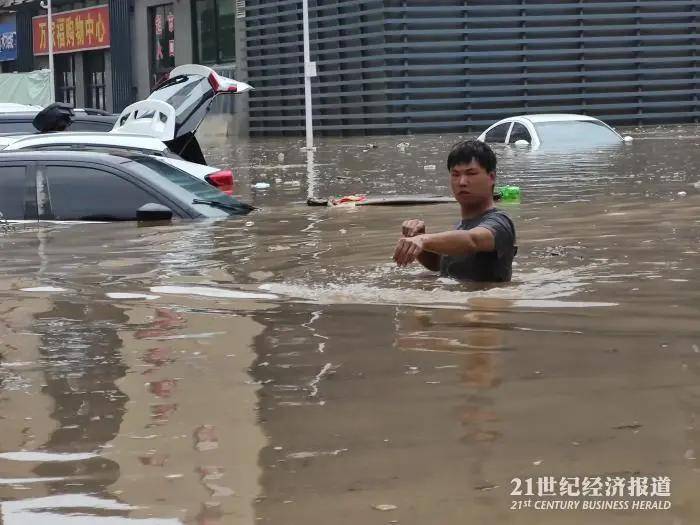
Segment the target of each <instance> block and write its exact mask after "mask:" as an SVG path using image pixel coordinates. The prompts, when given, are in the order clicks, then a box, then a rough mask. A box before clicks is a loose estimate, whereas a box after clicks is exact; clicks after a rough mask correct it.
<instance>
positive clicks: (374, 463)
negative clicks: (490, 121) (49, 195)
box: [0, 126, 700, 525]
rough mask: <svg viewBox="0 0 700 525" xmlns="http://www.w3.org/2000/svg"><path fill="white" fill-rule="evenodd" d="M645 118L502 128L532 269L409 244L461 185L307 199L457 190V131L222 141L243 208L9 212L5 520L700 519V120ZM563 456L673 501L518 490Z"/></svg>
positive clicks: (0, 416)
mask: <svg viewBox="0 0 700 525" xmlns="http://www.w3.org/2000/svg"><path fill="white" fill-rule="evenodd" d="M628 132H629V133H631V134H632V135H633V136H634V137H635V141H634V142H633V143H632V144H627V145H624V146H621V147H619V148H614V149H612V150H594V151H584V152H575V151H573V150H572V151H559V152H552V151H547V150H546V149H542V150H538V151H529V150H527V149H500V150H499V151H498V153H499V156H500V169H499V177H500V182H502V183H510V184H518V185H519V186H521V188H522V192H523V197H522V201H521V203H519V204H506V205H505V206H504V207H505V208H506V209H507V210H508V212H509V213H510V214H511V215H512V216H513V218H514V219H515V221H516V224H517V228H518V243H519V246H520V252H519V254H518V257H517V259H516V261H517V264H516V266H515V267H514V280H513V282H512V283H510V284H508V285H501V286H483V285H482V286H473V285H472V286H469V285H465V284H458V283H455V282H451V281H447V280H440V279H438V278H436V276H435V275H434V274H430V273H426V272H422V271H421V270H420V269H418V268H416V267H411V268H408V269H397V268H395V267H394V266H392V263H391V260H390V258H391V253H392V248H393V245H394V243H395V242H396V239H397V237H398V233H399V226H400V223H401V221H402V219H405V218H411V217H422V218H424V219H425V220H426V222H427V224H428V227H429V229H433V230H437V229H441V228H449V227H450V225H451V224H454V223H455V222H456V220H457V219H458V217H457V210H456V206H454V205H451V204H440V205H434V206H423V207H410V208H350V209H327V208H309V207H306V206H305V204H304V202H305V200H306V198H307V196H308V195H316V196H328V195H343V194H347V193H352V192H364V193H369V194H391V193H400V194H405V193H435V192H437V193H445V192H447V191H448V188H447V177H446V170H445V168H444V159H445V152H446V150H447V148H448V147H449V145H451V144H452V143H454V142H455V141H456V140H458V139H459V138H460V137H458V136H453V135H450V136H447V135H445V136H410V137H379V138H361V139H324V140H320V141H319V142H318V144H317V146H318V151H317V152H316V154H315V156H314V158H313V159H312V162H311V163H307V158H306V157H305V156H304V154H302V153H301V152H300V150H299V148H300V146H301V142H300V141H299V140H298V139H296V138H294V139H284V140H282V139H277V140H265V141H263V140H258V141H252V142H249V143H241V144H234V145H226V144H214V143H212V144H210V146H209V148H208V155H209V157H210V159H211V160H212V161H213V162H214V163H216V164H220V165H223V166H234V167H235V168H236V171H237V176H238V179H239V185H238V188H237V191H238V192H239V193H240V194H241V195H242V198H244V199H246V200H248V201H250V202H252V203H253V204H255V205H257V206H260V207H261V210H260V211H257V212H254V213H253V214H251V215H249V216H247V217H245V218H242V219H234V220H229V221H223V222H215V223H179V224H175V225H172V226H170V227H148V228H138V227H137V226H136V225H134V224H77V225H65V224H62V225H59V224H53V225H41V226H36V225H28V224H20V225H14V226H11V225H10V226H7V225H5V226H3V227H2V231H1V232H0V249H1V250H2V254H3V264H2V269H1V270H0V298H1V302H0V338H1V343H0V420H1V421H0V509H1V510H0V523H2V525H18V524H22V525H24V524H32V525H33V524H40V525H44V524H46V525H64V524H65V525H81V524H85V525H88V524H89V525H92V524H95V525H111V524H118V525H161V524H162V525H166V524H167V525H171V524H173V525H174V524H196V525H204V524H207V525H214V524H216V525H242V524H257V523H262V524H266V523H267V524H274V525H302V524H303V525H315V524H327V523H333V524H336V525H338V524H348V525H350V524H353V525H356V524H360V523H361V524H387V523H399V524H407V525H408V524H415V525H433V524H440V525H458V524H459V525H462V524H466V523H475V524H496V523H504V524H505V523H508V524H510V523H517V524H543V523H546V524H550V523H551V524H570V523H572V524H573V523H576V524H579V523H585V524H588V523H592V524H593V523H594V524H598V523H614V524H617V523H624V524H627V523H629V524H639V523H642V524H647V523H649V524H673V525H680V524H695V523H698V522H700V501H699V500H698V497H697V494H698V489H699V488H700V469H699V467H700V465H699V464H698V459H697V458H698V454H700V427H699V425H700V419H699V418H700V328H699V324H698V319H699V318H700V293H699V291H698V286H697V282H698V278H699V277H700V275H699V273H700V270H698V268H699V267H700V265H699V264H698V263H699V257H698V250H699V242H698V241H699V237H700V215H699V214H698V210H699V209H700V207H699V206H700V191H699V190H698V189H697V188H696V186H694V184H695V183H697V182H698V181H700V175H699V174H698V166H699V165H700V154H699V153H698V151H700V150H699V149H698V145H699V144H700V128H697V127H694V126H685V127H675V126H667V127H659V128H653V129H644V130H642V129H632V130H628ZM370 143H372V145H370ZM402 143H403V144H402ZM399 144H401V146H399V147H397V145H399ZM426 166H427V168H426ZM431 166H435V167H436V169H431ZM258 182H267V183H269V184H270V188H268V189H266V190H258V189H254V184H255V183H258ZM679 192H680V194H679ZM682 192H685V193H682ZM547 476H553V477H554V478H555V479H556V480H559V479H561V478H562V477H579V478H580V479H583V478H584V477H589V478H591V479H594V478H596V477H600V478H601V479H602V480H606V478H607V477H611V478H614V477H622V478H625V479H629V478H630V477H635V476H636V477H643V478H647V477H648V479H649V480H650V482H651V480H652V478H653V477H668V478H669V479H670V487H669V490H670V495H669V496H655V497H653V498H652V497H650V498H647V499H649V500H654V501H661V502H666V501H670V502H671V508H670V509H668V510H647V511H640V510H636V511H635V510H616V511H615V510H608V511H584V510H581V509H579V510H576V511H561V510H550V511H543V510H535V509H534V508H529V509H528V508H521V509H520V510H511V507H512V506H513V505H514V503H513V502H514V501H516V502H517V501H526V500H532V501H535V500H546V499H547V497H546V496H545V497H541V498H538V497H534V498H531V497H526V496H513V495H511V492H512V491H513V490H514V488H515V483H514V482H513V481H512V480H513V479H514V478H520V479H521V480H527V479H528V478H531V479H533V480H534V481H535V483H536V481H537V480H538V478H539V479H546V477H547ZM534 491H535V492H537V486H536V485H535V488H534ZM549 498H550V499H567V498H560V497H559V496H556V497H551V496H550V497H549ZM568 499H569V500H571V501H573V500H577V499H578V500H581V501H584V500H585V501H588V502H591V501H593V502H595V501H601V500H603V499H606V498H601V497H598V498H597V499H596V497H595V496H592V497H588V498H583V497H579V498H568ZM608 499H609V498H608ZM612 499H618V500H621V499H628V498H612ZM516 504H517V503H516ZM382 509H383V510H382Z"/></svg>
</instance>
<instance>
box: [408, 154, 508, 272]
mask: <svg viewBox="0 0 700 525" xmlns="http://www.w3.org/2000/svg"><path fill="white" fill-rule="evenodd" d="M447 169H448V171H449V172H450V186H451V188H452V193H453V194H454V196H455V199H457V202H458V203H459V207H460V209H461V212H462V220H461V222H460V223H459V225H458V226H457V228H456V229H455V230H452V231H446V232H440V233H426V229H425V222H423V221H422V220H419V219H410V220H407V221H404V223H403V225H402V235H403V237H402V238H401V239H399V242H398V244H397V245H396V250H395V251H394V261H396V264H397V265H399V266H407V265H409V264H411V263H412V262H413V261H416V260H417V261H418V262H419V263H421V264H422V265H423V266H425V267H426V268H427V269H428V270H432V271H440V275H442V276H443V277H452V278H453V279H459V280H467V281H490V282H507V281H510V278H511V274H512V264H513V257H515V254H516V252H517V247H516V245H515V226H514V225H513V221H512V220H511V219H510V217H508V215H506V214H505V213H504V212H503V211H501V210H499V209H497V208H495V207H494V203H493V191H494V187H495V183H496V154H495V153H494V152H493V150H492V149H491V148H490V147H489V146H488V145H486V144H484V143H483V142H479V141H476V140H468V141H464V142H459V143H457V144H455V145H454V146H453V147H452V150H451V151H450V153H449V155H448V156H447Z"/></svg>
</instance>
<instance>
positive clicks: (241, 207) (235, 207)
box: [192, 199, 255, 213]
mask: <svg viewBox="0 0 700 525" xmlns="http://www.w3.org/2000/svg"><path fill="white" fill-rule="evenodd" d="M192 204H206V205H208V206H211V207H213V208H220V209H222V210H229V211H238V212H241V211H242V212H243V213H248V212H249V211H253V210H254V209H255V207H254V206H251V205H250V204H246V203H244V202H239V203H237V204H228V203H226V202H220V201H211V200H207V199H193V200H192Z"/></svg>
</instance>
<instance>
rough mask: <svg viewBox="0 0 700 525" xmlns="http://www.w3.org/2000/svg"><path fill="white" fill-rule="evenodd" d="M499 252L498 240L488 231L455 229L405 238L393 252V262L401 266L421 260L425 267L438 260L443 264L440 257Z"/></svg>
mask: <svg viewBox="0 0 700 525" xmlns="http://www.w3.org/2000/svg"><path fill="white" fill-rule="evenodd" d="M495 249H496V239H495V237H494V235H493V232H491V230H489V229H488V228H483V227H481V226H477V227H476V228H472V229H471V230H453V231H447V232H441V233H425V234H421V235H417V236H415V237H404V238H403V239H400V240H399V243H398V244H397V246H396V250H395V251H394V261H396V264H398V265H399V266H406V265H408V264H411V263H412V262H413V261H415V260H418V261H419V262H420V263H421V264H422V265H423V266H425V267H426V268H428V269H433V268H435V267H434V266H433V267H432V268H431V267H429V266H428V265H427V264H426V263H425V262H423V260H421V258H422V257H423V258H425V259H426V262H427V263H429V264H434V263H435V261H436V260H437V268H436V269H439V265H440V255H464V254H467V253H477V252H492V251H494V250H495Z"/></svg>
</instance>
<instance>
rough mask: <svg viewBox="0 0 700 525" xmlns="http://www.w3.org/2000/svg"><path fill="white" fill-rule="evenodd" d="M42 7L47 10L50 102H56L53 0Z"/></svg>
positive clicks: (44, 3)
mask: <svg viewBox="0 0 700 525" xmlns="http://www.w3.org/2000/svg"><path fill="white" fill-rule="evenodd" d="M41 7H43V8H44V9H46V11H47V12H46V15H47V16H46V24H47V26H48V32H49V89H50V90H51V94H50V100H51V102H56V86H55V78H54V69H53V24H52V22H53V15H52V12H51V0H44V1H43V2H41Z"/></svg>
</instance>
